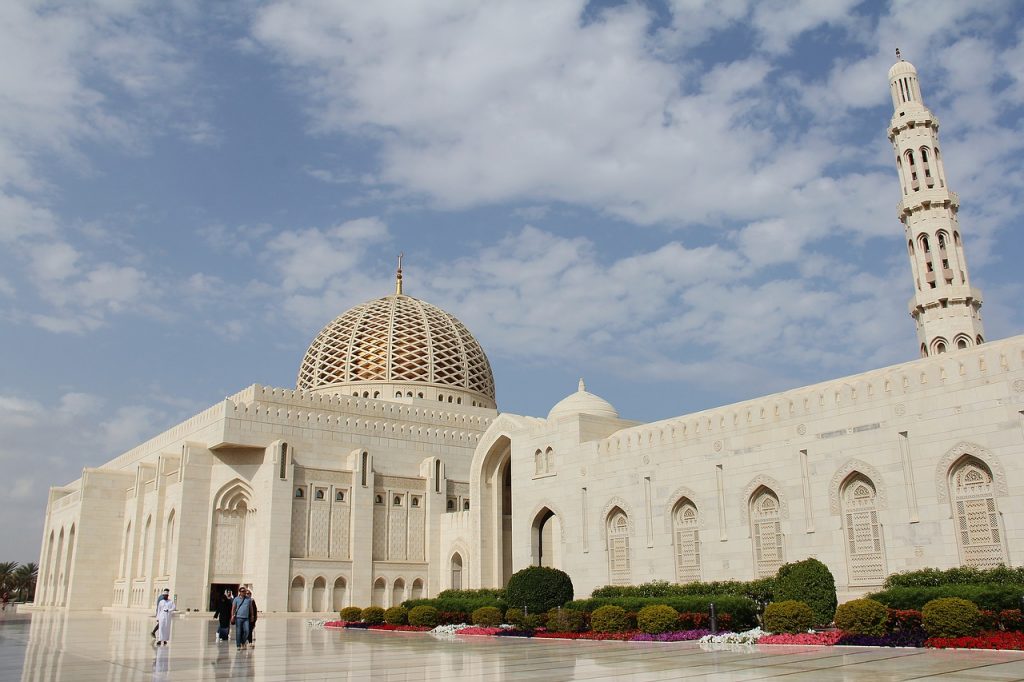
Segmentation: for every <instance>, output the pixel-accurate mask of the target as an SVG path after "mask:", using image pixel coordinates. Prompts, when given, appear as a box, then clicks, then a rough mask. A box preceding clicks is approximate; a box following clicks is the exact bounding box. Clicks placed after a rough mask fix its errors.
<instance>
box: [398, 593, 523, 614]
mask: <svg viewBox="0 0 1024 682" xmlns="http://www.w3.org/2000/svg"><path fill="white" fill-rule="evenodd" d="M452 591H453V590H447V592H452ZM487 591H490V592H495V591H496V590H479V592H480V593H481V594H476V595H467V596H458V594H456V595H455V596H448V597H440V596H439V597H437V598H436V599H409V600H407V601H404V602H402V606H404V607H405V608H407V609H412V608H415V607H417V606H433V607H434V608H435V609H437V610H438V611H439V612H451V613H455V612H464V613H466V614H470V613H473V612H474V611H476V610H477V609H478V608H480V607H481V606H493V607H495V608H497V609H501V610H502V611H504V610H505V602H504V601H503V600H501V599H498V598H497V597H496V596H494V595H488V594H483V593H484V592H487ZM457 592H471V590H458V591H457ZM442 594H444V593H442Z"/></svg>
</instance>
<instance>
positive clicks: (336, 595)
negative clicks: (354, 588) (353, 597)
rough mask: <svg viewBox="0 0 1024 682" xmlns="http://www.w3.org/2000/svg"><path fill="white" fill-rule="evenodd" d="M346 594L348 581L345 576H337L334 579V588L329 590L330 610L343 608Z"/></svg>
mask: <svg viewBox="0 0 1024 682" xmlns="http://www.w3.org/2000/svg"><path fill="white" fill-rule="evenodd" d="M347 596H348V581H347V580H345V576H338V577H337V578H335V579H334V589H333V590H332V591H331V606H332V609H331V610H332V611H340V610H341V609H343V608H345V602H346V597H347Z"/></svg>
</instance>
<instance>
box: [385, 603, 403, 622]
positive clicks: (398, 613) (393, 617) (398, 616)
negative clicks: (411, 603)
mask: <svg viewBox="0 0 1024 682" xmlns="http://www.w3.org/2000/svg"><path fill="white" fill-rule="evenodd" d="M384 622H385V623H387V624H388V625H408V624H409V609H407V608H405V607H404V606H392V607H391V608H390V609H388V610H387V611H385V612H384Z"/></svg>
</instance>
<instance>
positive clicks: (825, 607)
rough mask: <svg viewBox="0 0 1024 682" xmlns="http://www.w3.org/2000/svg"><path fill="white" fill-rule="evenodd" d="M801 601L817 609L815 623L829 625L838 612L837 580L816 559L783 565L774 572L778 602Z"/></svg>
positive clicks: (826, 567)
mask: <svg viewBox="0 0 1024 682" xmlns="http://www.w3.org/2000/svg"><path fill="white" fill-rule="evenodd" d="M793 600H799V601H802V602H803V603H805V604H807V605H808V606H810V607H811V611H813V612H814V623H812V625H828V624H829V623H831V622H832V619H833V618H834V617H835V615H836V603H837V600H836V581H835V578H833V577H832V572H831V571H829V570H828V566H826V565H825V564H823V563H821V562H820V561H818V560H817V559H804V560H803V561H796V562H793V563H791V564H783V565H782V566H780V567H779V571H778V573H776V574H775V601H793Z"/></svg>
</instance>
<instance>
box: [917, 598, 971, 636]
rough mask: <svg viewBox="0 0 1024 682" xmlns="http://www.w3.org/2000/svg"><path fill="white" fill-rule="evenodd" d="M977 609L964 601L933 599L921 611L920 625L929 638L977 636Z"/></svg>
mask: <svg viewBox="0 0 1024 682" xmlns="http://www.w3.org/2000/svg"><path fill="white" fill-rule="evenodd" d="M980 617H981V614H980V613H979V612H978V607H977V606H976V605H974V604H973V603H971V602H969V601H967V600H966V599H958V598H956V597H943V598H941V599H933V600H932V601H930V602H928V603H927V604H925V605H924V608H923V609H921V624H922V625H923V626H924V630H925V632H927V633H928V635H929V636H931V637H969V636H972V635H976V634H978V620H979V619H980Z"/></svg>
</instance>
